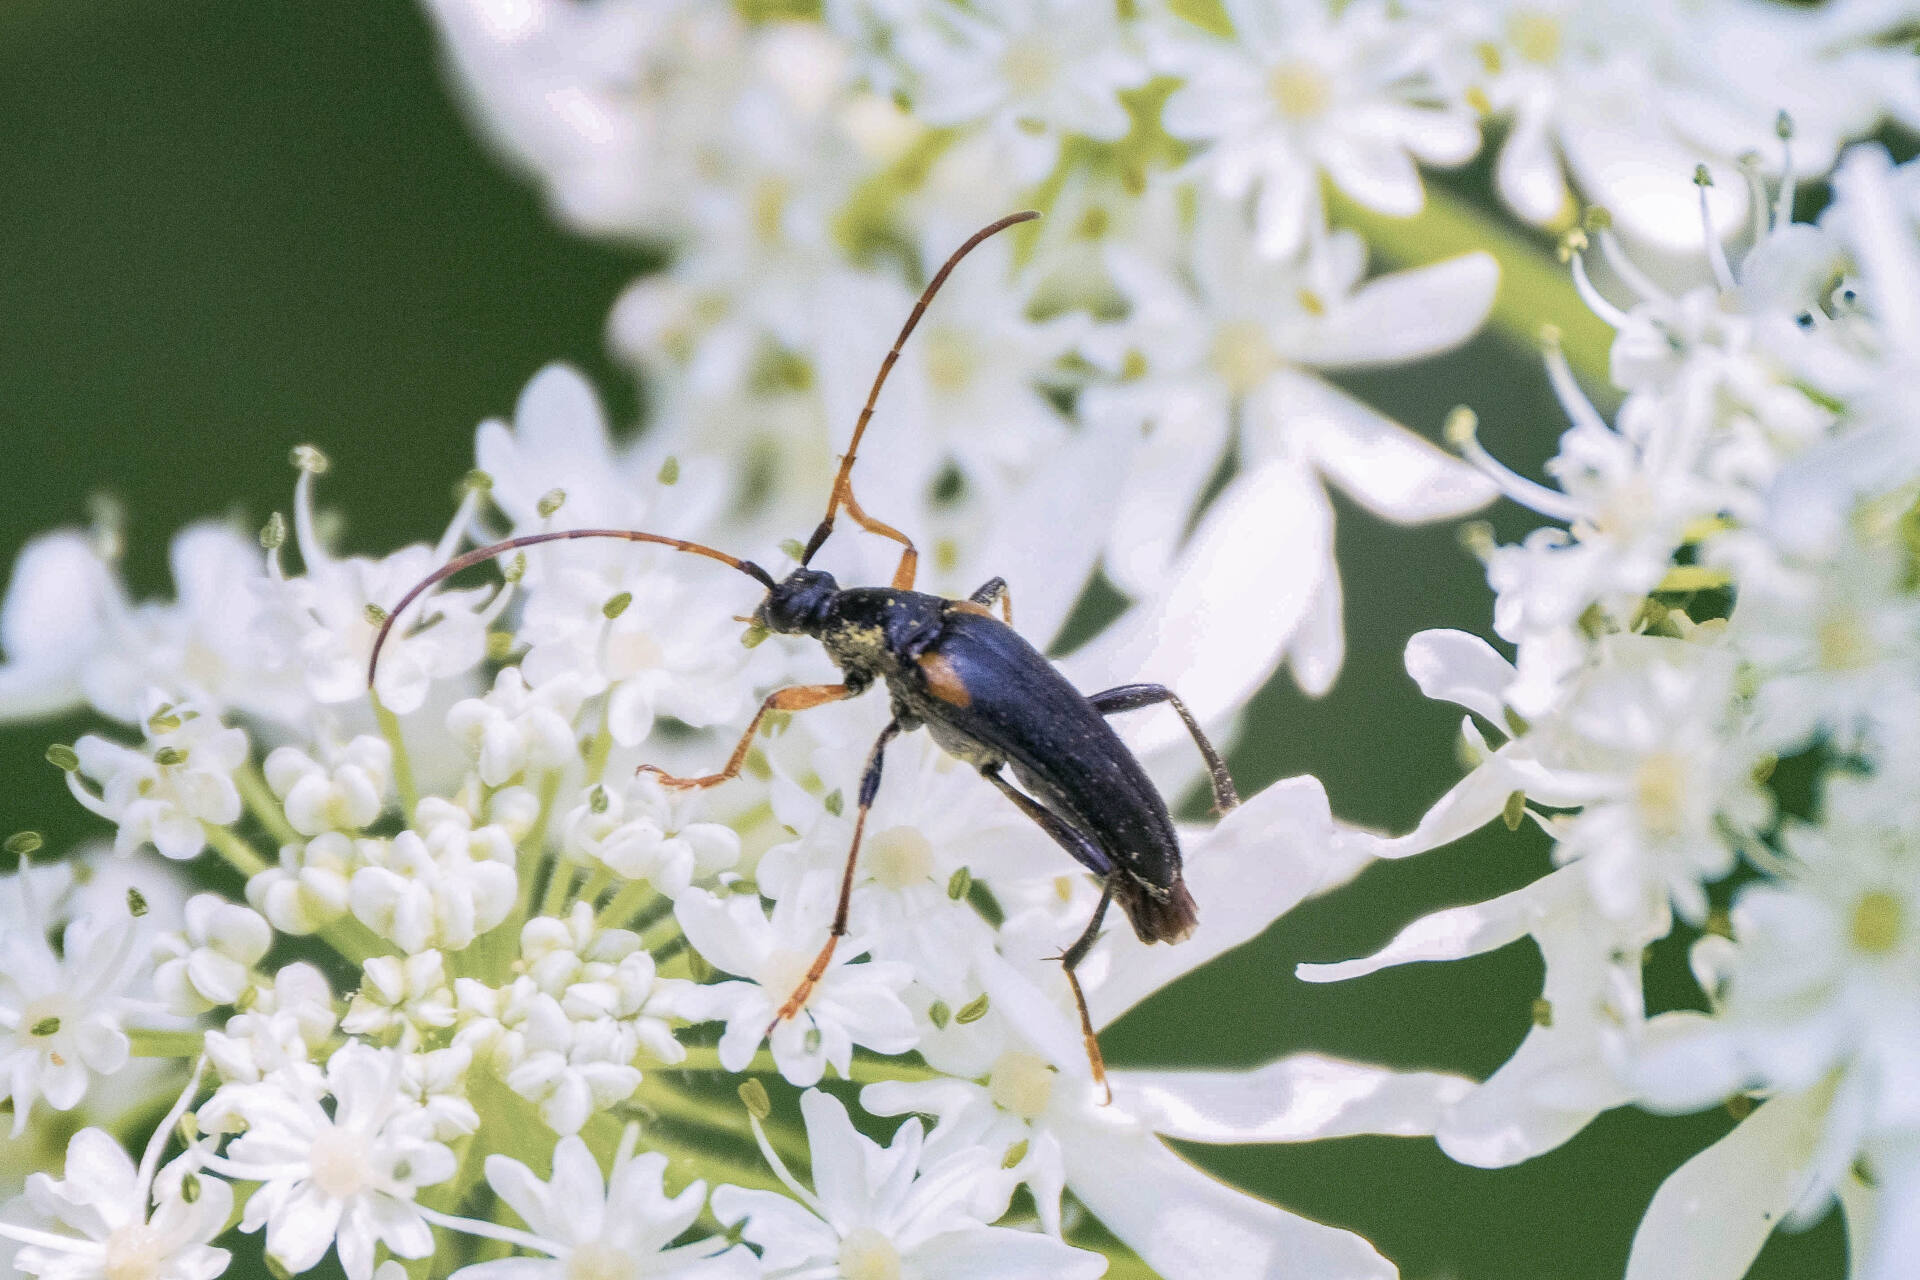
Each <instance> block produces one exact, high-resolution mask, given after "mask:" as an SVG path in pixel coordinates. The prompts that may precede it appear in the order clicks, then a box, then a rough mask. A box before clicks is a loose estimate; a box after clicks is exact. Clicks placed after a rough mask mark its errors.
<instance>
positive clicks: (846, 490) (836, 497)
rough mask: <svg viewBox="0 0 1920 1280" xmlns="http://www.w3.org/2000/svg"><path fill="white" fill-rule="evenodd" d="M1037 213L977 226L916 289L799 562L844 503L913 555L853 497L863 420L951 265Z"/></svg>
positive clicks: (868, 419)
mask: <svg viewBox="0 0 1920 1280" xmlns="http://www.w3.org/2000/svg"><path fill="white" fill-rule="evenodd" d="M1039 216H1040V214H1039V211H1038V210H1035V209H1024V210H1022V211H1021V212H1019V213H1010V214H1008V215H1007V216H1006V217H1004V218H1001V219H1000V220H999V221H997V222H993V223H989V224H988V225H986V226H984V227H982V228H980V230H978V231H976V232H974V233H973V234H972V235H971V236H969V237H967V242H966V243H965V244H963V245H961V246H960V247H959V248H958V249H955V250H954V251H953V255H952V256H951V257H949V258H948V259H947V260H946V262H945V264H943V265H942V266H941V268H940V269H939V270H938V271H936V272H934V273H933V279H931V280H929V281H927V287H926V288H925V289H923V290H921V291H920V300H919V301H918V302H916V303H914V304H913V310H912V312H910V313H909V314H908V316H907V322H906V323H905V324H903V325H901V326H900V336H899V337H897V338H895V339H894V340H893V349H892V350H891V351H889V352H887V358H886V359H884V360H882V361H881V362H880V372H879V373H877V374H875V375H874V378H873V389H872V390H870V391H868V392H867V403H866V405H865V406H864V407H863V408H862V409H861V410H860V418H859V421H857V422H855V423H854V426H853V439H852V440H850V441H848V442H847V452H846V454H845V456H843V457H842V458H841V459H840V471H839V473H838V474H837V475H835V476H834V478H833V492H832V493H831V494H830V495H828V498H827V514H826V516H825V518H824V519H822V520H821V521H820V524H819V526H818V527H817V528H815V529H814V531H813V536H812V537H811V538H808V539H807V549H806V554H805V555H802V556H801V557H800V563H801V565H802V566H804V565H806V564H807V563H808V562H809V561H811V560H812V559H813V556H814V553H815V552H816V551H818V550H820V546H821V544H822V543H824V542H825V541H826V540H827V535H828V534H831V533H832V532H833V518H834V516H835V515H837V514H838V513H839V511H840V508H841V507H845V508H846V509H847V511H848V512H849V513H850V514H851V515H852V516H853V518H854V519H855V520H857V521H858V522H859V523H860V525H861V527H863V528H865V529H868V530H870V531H871V532H873V533H879V534H884V535H886V536H887V537H890V538H892V539H893V540H894V541H896V542H899V543H901V544H903V545H904V546H905V547H906V548H907V554H908V556H909V557H911V556H912V555H913V543H912V542H911V541H909V540H908V538H907V536H906V535H905V534H903V533H901V532H900V531H899V530H898V529H893V528H890V527H888V526H887V525H884V524H881V523H880V522H879V521H878V520H875V519H873V518H872V517H871V516H869V515H867V513H866V512H864V511H862V510H861V509H860V504H859V503H858V502H856V501H854V497H853V480H852V477H853V460H854V457H855V456H856V455H857V454H858V453H859V452H860V437H862V436H864V435H865V434H866V433H867V423H869V422H871V421H872V420H873V406H874V405H875V404H876V403H877V402H878V401H879V399H880V388H881V387H884V386H885V385H886V384H887V375H888V374H889V373H892V372H893V366H894V362H895V361H897V360H899V359H900V351H901V348H903V347H905V346H906V345H907V339H908V338H909V337H911V336H912V335H913V330H914V327H915V326H916V325H918V324H919V323H920V317H921V316H922V315H923V314H925V312H926V310H927V304H928V303H929V302H932V301H933V295H934V294H936V293H938V292H940V286H941V285H943V284H945V283H946V282H947V277H948V276H949V275H951V274H952V273H953V269H954V268H955V267H957V266H959V265H960V260H961V259H962V258H964V257H966V256H967V255H968V254H969V253H972V252H973V251H974V250H975V249H976V248H978V247H979V246H980V243H981V242H982V241H983V240H987V239H989V238H991V237H993V236H996V235H998V234H999V233H1000V232H1002V231H1005V230H1006V229H1007V228H1008V227H1013V226H1018V225H1019V224H1020V223H1022V222H1032V221H1033V220H1034V219H1035V218H1037V217H1039Z"/></svg>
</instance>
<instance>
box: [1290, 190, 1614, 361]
mask: <svg viewBox="0 0 1920 1280" xmlns="http://www.w3.org/2000/svg"><path fill="white" fill-rule="evenodd" d="M1325 189H1326V197H1327V212H1328V216H1329V217H1330V218H1331V220H1332V221H1333V222H1334V223H1336V224H1337V225H1340V226H1346V227H1352V228H1353V229H1354V230H1355V231H1358V232H1360V233H1361V234H1362V235H1364V236H1365V237H1366V239H1367V244H1368V247H1369V248H1370V249H1372V250H1373V251H1375V252H1376V253H1378V255H1379V256H1380V257H1381V258H1383V259H1385V260H1386V262H1387V263H1388V264H1389V265H1392V266H1395V267H1414V266H1422V265H1425V264H1426V263H1430V262H1438V261H1440V260H1441V259H1443V258H1452V257H1457V256H1458V255H1460V254H1463V253H1471V252H1472V251H1474V250H1476V249H1481V250H1485V251H1486V252H1487V253H1490V254H1492V255H1493V257H1494V259H1495V260H1496V261H1497V262H1499V264H1500V289H1499V292H1498V293H1496V294H1495V295H1494V300H1493V314H1492V316H1491V317H1490V320H1489V322H1490V323H1491V325H1492V326H1493V328H1495V329H1496V330H1498V331H1499V332H1500V333H1501V334H1502V336H1504V337H1506V338H1508V339H1510V340H1511V341H1513V342H1516V343H1522V344H1524V345H1525V346H1526V347H1527V349H1528V350H1533V349H1535V348H1536V347H1537V346H1538V344H1539V341H1540V330H1541V328H1542V326H1544V325H1554V326H1556V327H1557V328H1558V329H1559V330H1560V334H1561V344H1562V347H1563V349H1564V350H1565V351H1566V354H1567V361H1568V363H1570V364H1572V366H1573V369H1574V372H1575V373H1577V374H1579V375H1580V378H1581V380H1582V381H1583V382H1584V383H1587V384H1588V385H1589V387H1590V389H1591V391H1593V392H1604V391H1605V390H1606V389H1609V388H1611V387H1612V385H1613V382H1612V379H1611V378H1610V377H1609V376H1608V363H1607V362H1608V354H1609V352H1611V351H1612V349H1613V330H1612V328H1611V327H1609V326H1608V325H1607V323H1606V321H1604V320H1602V319H1601V318H1600V317H1599V316H1596V315H1594V314H1593V312H1591V311H1589V310H1587V304H1586V303H1584V302H1582V301H1581V300H1580V294H1579V292H1578V291H1577V290H1575V289H1574V287H1573V276H1572V273H1571V272H1569V271H1568V269H1567V267H1566V266H1565V265H1564V264H1562V263H1561V262H1560V261H1559V260H1558V259H1557V258H1556V257H1555V256H1554V251H1553V249H1552V248H1551V247H1549V246H1548V245H1546V244H1544V243H1542V241H1541V238H1540V236H1539V235H1537V234H1535V233H1532V232H1528V231H1523V230H1519V229H1517V228H1516V227H1515V226H1514V224H1513V223H1511V222H1510V221H1508V220H1507V219H1504V218H1500V217H1496V216H1494V215H1493V214H1490V213H1488V212H1486V211H1485V210H1482V209H1478V208H1475V207H1474V206H1473V205H1471V204H1469V203H1468V202H1467V201H1465V200H1463V199H1461V198H1460V197H1459V196H1457V195H1454V194H1452V193H1450V192H1448V191H1446V190H1444V189H1443V188H1441V187H1439V186H1437V185H1436V184H1434V183H1432V182H1429V183H1428V184H1427V203H1426V207H1425V208H1423V209H1422V210H1421V211H1420V212H1419V213H1416V214H1415V215H1414V216H1413V217H1411V218H1394V217H1389V216H1388V215H1386V214H1384V213H1376V212H1374V211H1373V210H1372V209H1369V208H1367V207H1366V206H1364V205H1362V204H1359V203H1358V202H1356V201H1355V200H1353V199H1352V198H1351V197H1350V196H1346V195H1343V194H1342V193H1341V192H1340V190H1339V188H1337V187H1335V186H1333V185H1332V184H1331V183H1328V184H1327V185H1326V188H1325Z"/></svg>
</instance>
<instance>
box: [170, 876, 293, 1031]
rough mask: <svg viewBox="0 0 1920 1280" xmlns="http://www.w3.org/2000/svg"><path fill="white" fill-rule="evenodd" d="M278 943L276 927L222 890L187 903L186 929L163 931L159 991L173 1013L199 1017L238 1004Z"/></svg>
mask: <svg viewBox="0 0 1920 1280" xmlns="http://www.w3.org/2000/svg"><path fill="white" fill-rule="evenodd" d="M272 944H273V930H272V929H271V928H269V927H268V925H267V922H266V921H265V920H263V919H261V917H260V916H259V915H258V914H257V913H256V912H253V911H250V910H248V909H247V908H246V907H243V906H239V905H237V904H235V903H231V902H228V901H227V900H226V899H225V898H222V897H221V896H220V895H219V894H215V893H201V894H195V895H194V896H193V897H192V898H191V899H189V900H188V902H187V918H186V929H185V931H184V932H182V933H176V934H166V935H163V936H162V937H161V939H160V941H159V943H158V944H157V945H156V947H155V954H156V956H162V957H165V958H164V959H161V960H160V962H159V964H158V965H157V966H156V967H155V969H154V972H153V986H154V990H155V991H157V992H159V993H160V998H161V1000H162V1001H163V1002H164V1003H165V1004H166V1006H167V1007H168V1009H169V1010H171V1011H172V1012H175V1013H178V1014H181V1015H183V1016H185V1017H193V1016H195V1015H197V1014H202V1013H205V1012H207V1011H208V1010H209V1009H214V1008H217V1007H219V1006H220V1005H223V1004H233V1003H234V1002H235V1001H237V1000H239V999H240V997H241V996H242V995H243V994H244V993H246V992H247V991H249V990H251V989H252V986H253V981H254V977H253V966H254V965H256V964H258V963H260V959H261V957H262V956H264V955H266V954H267V948H268V947H269V946H271V945H272Z"/></svg>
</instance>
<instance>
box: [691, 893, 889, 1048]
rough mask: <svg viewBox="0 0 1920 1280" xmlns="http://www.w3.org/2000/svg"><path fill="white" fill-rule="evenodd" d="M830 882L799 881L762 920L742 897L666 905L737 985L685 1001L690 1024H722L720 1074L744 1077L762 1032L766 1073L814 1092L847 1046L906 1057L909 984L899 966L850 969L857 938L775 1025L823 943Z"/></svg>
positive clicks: (704, 896) (755, 903) (753, 902)
mask: <svg viewBox="0 0 1920 1280" xmlns="http://www.w3.org/2000/svg"><path fill="white" fill-rule="evenodd" d="M838 879H839V877H838V876H813V877H808V878H806V879H805V880H804V881H803V882H802V883H800V884H798V885H795V886H794V887H793V888H792V889H790V890H789V891H788V892H787V893H786V895H785V896H783V897H782V898H781V899H780V900H779V901H778V902H777V903H775V904H774V908H773V915H772V917H771V919H769V918H768V916H767V915H766V913H765V912H764V911H762V909H761V907H760V902H759V899H758V897H757V896H756V895H754V894H751V893H738V894H733V895H731V896H729V897H726V898H721V897H719V896H716V895H715V894H712V893H708V892H706V891H704V890H698V889H696V890H690V891H689V892H687V893H685V894H683V895H681V897H680V899H679V901H677V902H676V903H675V904H674V915H675V916H676V918H678V920H679V921H680V927H681V929H682V930H683V931H684V932H685V933H686V935H687V941H688V942H690V943H692V944H693V949H694V950H695V951H697V952H698V953H699V954H700V955H701V956H702V957H703V958H704V959H706V960H707V962H708V963H710V964H711V965H713V967H714V968H716V969H719V970H721V971H722V972H725V973H730V974H734V975H737V977H738V978H739V979H741V980H740V981H734V982H721V983H717V984H715V985H712V986H707V987H702V988H700V989H699V990H698V991H697V992H694V993H691V994H690V995H689V996H688V1001H687V1016H688V1017H689V1018H692V1019H695V1020H723V1021H725V1022H726V1024H727V1029H726V1031H725V1032H724V1033H723V1034H722V1035H721V1037H720V1062H721V1065H722V1066H724V1067H725V1068H726V1069H727V1070H729V1071H742V1070H744V1069H745V1068H746V1065H747V1063H748V1062H750V1061H751V1060H752V1058H753V1054H754V1051H755V1050H756V1049H758V1048H759V1047H760V1045H761V1043H762V1042H763V1041H765V1040H768V1039H769V1032H771V1040H772V1046H771V1047H772V1049H773V1060H774V1064H775V1065H776V1066H777V1067H779V1069H780V1074H781V1075H782V1076H784V1077H786V1079H787V1080H788V1081H790V1082H791V1083H793V1084H797V1085H810V1084H814V1083H815V1082H817V1081H818V1080H819V1079H820V1077H821V1076H822V1075H823V1074H824V1073H825V1071H826V1068H827V1067H828V1065H832V1067H833V1068H834V1070H836V1071H838V1072H839V1073H840V1074H841V1075H842V1076H845V1075H846V1074H847V1072H848V1070H849V1069H850V1067H851V1064H852V1060H853V1047H854V1045H856V1044H859V1045H863V1046H865V1047H866V1048H869V1049H872V1050H873V1051H874V1052H876V1053H889V1054H891V1053H905V1052H906V1051H907V1050H909V1049H911V1048H912V1047H913V1045H914V1041H915V1038H916V1037H915V1033H914V1027H913V1015H912V1014H911V1013H909V1012H908V1011H907V1007H906V1005H904V1004H902V1003H901V1001H900V992H901V989H902V988H904V987H905V986H906V985H907V982H908V981H909V980H910V979H911V977H912V974H911V973H910V972H909V971H908V969H907V967H906V966H905V965H901V964H887V963H882V962H879V961H869V962H867V963H865V964H851V963H849V961H851V960H853V959H854V958H855V957H856V956H859V955H861V954H862V953H863V952H864V951H865V950H866V945H865V943H864V942H863V941H861V940H860V939H858V938H852V937H848V938H842V939H841V940H840V944H839V945H838V946H837V947H835V948H834V952H833V956H832V958H831V959H830V960H829V961H828V964H827V968H826V971H825V972H823V973H822V974H821V975H820V978H819V981H818V982H816V983H815V984H814V987H813V991H812V994H811V995H810V996H809V997H808V999H807V1002H806V1004H804V1005H803V1006H801V1008H800V1010H799V1011H798V1012H797V1013H796V1014H795V1015H794V1016H793V1017H791V1018H786V1019H782V1020H781V1021H779V1022H777V1023H776V1022H775V1021H774V1014H775V1013H776V1012H777V1011H778V1010H779V1009H780V1008H781V1007H782V1006H783V1005H785V1004H786V1002H787V999H788V997H790V996H792V995H793V994H794V993H795V992H796V991H798V990H799V989H800V983H801V980H802V979H803V978H804V977H805V976H806V973H807V969H808V966H809V965H811V964H812V962H813V959H814V957H815V955H816V954H817V953H818V952H819V950H820V948H821V947H822V946H823V945H825V943H826V941H827V926H828V922H829V920H830V919H831V916H832V910H833V898H834V895H835V893H836V892H837V889H838V884H837V881H838Z"/></svg>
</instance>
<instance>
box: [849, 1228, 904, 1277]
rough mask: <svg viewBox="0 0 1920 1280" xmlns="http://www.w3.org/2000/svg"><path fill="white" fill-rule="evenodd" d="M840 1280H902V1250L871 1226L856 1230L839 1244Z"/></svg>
mask: <svg viewBox="0 0 1920 1280" xmlns="http://www.w3.org/2000/svg"><path fill="white" fill-rule="evenodd" d="M839 1263H840V1276H841V1280H900V1270H901V1269H900V1251H899V1250H898V1249H896V1248H894V1247H893V1241H891V1240H889V1239H887V1238H886V1237H885V1236H883V1235H881V1234H880V1233H879V1232H878V1231H875V1230H874V1229H873V1228H872V1227H855V1228H854V1229H853V1230H852V1231H850V1232H848V1233H847V1238H846V1239H844V1240H842V1241H841V1242H840V1256H839Z"/></svg>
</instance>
